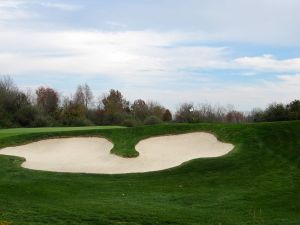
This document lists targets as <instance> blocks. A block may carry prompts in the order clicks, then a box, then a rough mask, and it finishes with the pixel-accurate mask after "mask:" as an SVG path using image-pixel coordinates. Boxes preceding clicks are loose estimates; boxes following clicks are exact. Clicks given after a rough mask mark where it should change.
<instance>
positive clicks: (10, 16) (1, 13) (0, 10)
mask: <svg viewBox="0 0 300 225" xmlns="http://www.w3.org/2000/svg"><path fill="white" fill-rule="evenodd" d="M24 5H25V3H24V1H14V0H4V1H1V2H0V22H1V21H11V20H21V19H29V18H32V17H34V16H36V14H35V13H30V12H29V11H27V10H26V9H24Z"/></svg>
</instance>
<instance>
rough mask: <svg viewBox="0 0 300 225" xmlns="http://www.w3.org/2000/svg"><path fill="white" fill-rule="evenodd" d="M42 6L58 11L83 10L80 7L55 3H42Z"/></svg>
mask: <svg viewBox="0 0 300 225" xmlns="http://www.w3.org/2000/svg"><path fill="white" fill-rule="evenodd" d="M40 5H41V6H43V7H47V8H53V9H58V10H62V11H78V10H80V9H81V8H82V7H81V6H80V5H75V4H66V3H54V2H42V3H40Z"/></svg>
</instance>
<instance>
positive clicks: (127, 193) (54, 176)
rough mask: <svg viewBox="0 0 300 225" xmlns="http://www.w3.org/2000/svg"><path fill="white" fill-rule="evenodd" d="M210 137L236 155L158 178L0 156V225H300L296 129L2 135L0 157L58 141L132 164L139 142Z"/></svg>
mask: <svg viewBox="0 0 300 225" xmlns="http://www.w3.org/2000/svg"><path fill="white" fill-rule="evenodd" d="M193 131H208V132H213V133H215V134H216V135H217V136H218V138H220V139H221V140H223V141H225V142H231V143H233V144H234V145H235V146H236V147H235V149H234V150H233V151H232V152H231V153H229V154H228V155H226V156H223V157H219V158H210V159H195V160H192V161H190V162H187V163H185V164H183V165H182V166H179V167H176V168H172V169H169V170H164V171H157V172H151V173H143V174H127V175H96V174H93V175H92V174H69V173H52V172H43V171H33V170H28V169H24V168H21V167H20V163H21V162H22V159H20V158H16V157H8V156H0V224H1V221H11V222H12V224H68V225H69V224H121V225H125V224H126V225H129V224H130V225H138V224H143V225H152V224H158V225H161V224H195V225H196V224H197V225H198V224H200V225H202V224H203V225H214V224H216V225H217V224H222V225H235V224H239V225H250V224H255V225H256V224H257V225H262V224H267V225H271V224H272V225H291V224H294V225H298V224H300V122H278V123H261V124H245V125H230V124H227V125H224V124H170V125H156V126H143V127H136V128H124V129H115V128H109V129H101V128H95V129H90V128H80V129H77V128H70V129H67V130H66V128H62V129H60V128H49V129H48V128H47V129H42V130H39V129H20V130H18V129H17V130H15V131H13V130H12V129H10V130H0V147H4V146H10V145H16V144H20V143H27V142H30V141H34V140H39V139H44V138H51V137H60V136H104V137H106V138H108V139H110V140H112V141H113V142H114V144H115V147H114V149H113V152H114V153H116V154H119V155H122V156H126V157H134V156H137V152H136V151H135V150H134V146H135V144H136V143H137V142H138V141H139V140H141V139H143V138H146V137H150V136H156V135H163V134H175V133H185V132H193Z"/></svg>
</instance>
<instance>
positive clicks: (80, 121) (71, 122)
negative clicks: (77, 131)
mask: <svg viewBox="0 0 300 225" xmlns="http://www.w3.org/2000/svg"><path fill="white" fill-rule="evenodd" d="M63 124H64V125H67V126H74V127H82V126H92V125H94V124H93V123H92V122H91V121H90V120H88V119H86V118H76V117H73V118H68V119H65V120H64V121H63Z"/></svg>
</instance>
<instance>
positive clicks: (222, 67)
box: [0, 0, 300, 110]
mask: <svg viewBox="0 0 300 225" xmlns="http://www.w3.org/2000/svg"><path fill="white" fill-rule="evenodd" d="M299 11H300V1H299V0H247V1H246V0H223V1H219V0H184V1H183V0H48V1H47V0H19V1H17V0H0V75H7V74H9V75H11V76H12V77H13V79H14V80H15V82H16V83H17V84H18V85H19V86H20V87H22V88H24V89H25V88H29V87H31V88H35V87H37V86H40V85H47V86H50V87H53V88H56V89H58V90H60V91H61V92H63V93H64V94H70V93H71V92H72V91H74V89H75V88H76V86H77V85H78V84H80V83H85V82H86V83H88V84H89V85H90V86H91V87H92V89H93V90H94V92H95V95H97V94H101V93H103V92H107V91H108V90H109V89H112V88H114V89H119V90H120V91H121V92H122V93H123V94H124V95H125V96H126V97H127V98H129V99H130V100H131V101H132V100H134V99H136V98H143V99H145V100H149V99H152V100H157V101H159V102H160V103H162V104H163V105H166V106H167V107H170V108H171V109H176V107H177V106H178V104H179V103H182V102H185V101H188V102H194V103H201V102H209V103H213V104H222V105H227V104H232V105H235V106H236V109H240V110H250V109H251V108H253V107H265V106H266V105H267V104H268V103H272V102H284V103H285V102H288V101H291V100H293V99H296V98H298V99H299V98H300V41H299V40H300V26H299V24H300V13H299Z"/></svg>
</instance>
